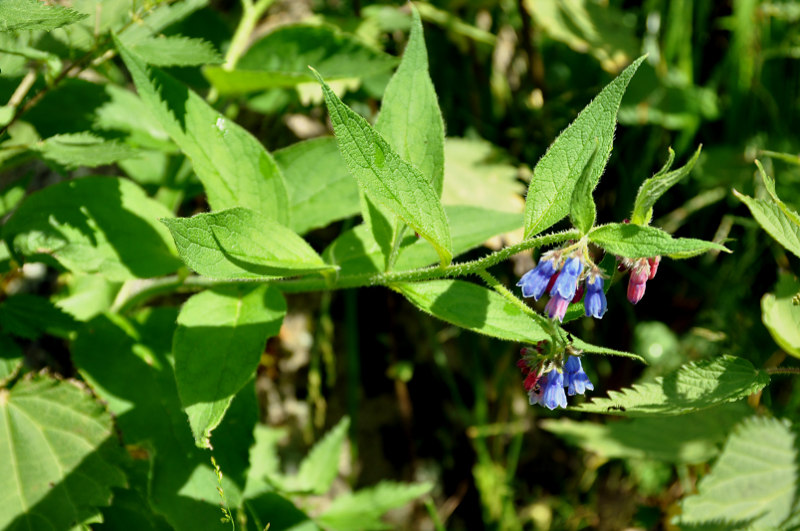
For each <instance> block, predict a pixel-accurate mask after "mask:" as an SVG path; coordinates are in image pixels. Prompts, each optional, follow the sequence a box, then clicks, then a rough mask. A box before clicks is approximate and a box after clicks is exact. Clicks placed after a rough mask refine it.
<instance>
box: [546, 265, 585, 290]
mask: <svg viewBox="0 0 800 531" xmlns="http://www.w3.org/2000/svg"><path fill="white" fill-rule="evenodd" d="M581 272H583V262H581V259H580V258H578V257H577V256H573V257H571V258H568V259H567V262H566V263H565V264H564V267H562V268H561V271H560V273H559V275H558V279H556V282H555V284H553V289H551V290H550V295H551V296H555V295H560V296H561V298H562V299H567V300H568V301H571V300H572V298H573V297H574V296H575V290H576V289H577V288H578V277H579V276H580V274H581Z"/></svg>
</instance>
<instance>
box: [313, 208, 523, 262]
mask: <svg viewBox="0 0 800 531" xmlns="http://www.w3.org/2000/svg"><path fill="white" fill-rule="evenodd" d="M445 212H446V213H447V218H448V219H449V220H450V222H451V224H452V227H453V233H452V238H453V255H454V256H458V255H460V254H462V253H465V252H467V251H469V250H471V249H474V248H475V247H478V246H479V245H481V244H483V243H484V242H486V240H488V239H489V238H491V237H493V236H496V235H498V234H503V233H506V232H510V231H512V230H516V229H518V228H519V227H520V226H521V225H522V215H521V214H511V213H508V212H497V211H494V210H487V209H485V208H478V207H472V206H448V207H445ZM403 244H404V246H403V247H402V254H400V257H399V258H398V260H397V262H396V263H395V270H397V271H404V270H409V269H416V268H418V267H424V266H427V265H431V264H435V263H436V262H437V260H438V257H437V255H436V251H435V250H434V249H433V248H432V247H431V246H430V245H428V244H427V242H425V241H423V240H420V239H418V238H416V237H415V236H414V235H413V234H410V235H407V236H406V238H405V239H404V242H403ZM323 257H324V258H325V260H326V261H327V262H329V263H331V264H334V265H336V266H338V267H339V268H340V270H339V274H340V275H357V274H363V273H378V272H380V271H382V270H383V265H384V262H383V260H384V255H383V252H382V251H381V249H380V247H379V245H378V244H377V243H376V242H375V239H374V238H373V237H372V234H371V233H370V231H369V228H368V227H367V226H366V225H358V226H356V227H353V228H352V229H350V230H348V231H346V232H344V233H342V234H341V235H340V236H339V237H338V238H336V239H335V240H334V241H333V243H331V245H330V246H328V248H327V249H325V252H324V253H323Z"/></svg>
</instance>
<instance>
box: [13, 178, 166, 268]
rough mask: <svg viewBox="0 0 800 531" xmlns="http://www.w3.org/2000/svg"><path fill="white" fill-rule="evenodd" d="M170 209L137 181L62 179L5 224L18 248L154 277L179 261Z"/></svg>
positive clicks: (34, 255)
mask: <svg viewBox="0 0 800 531" xmlns="http://www.w3.org/2000/svg"><path fill="white" fill-rule="evenodd" d="M171 215H172V214H171V213H170V212H169V211H168V210H167V209H166V208H164V207H163V206H162V205H161V204H159V203H157V202H156V201H154V200H152V199H150V198H149V197H147V196H146V195H145V193H144V191H142V189H141V188H139V187H138V186H137V185H136V184H134V183H133V182H131V181H128V180H124V179H116V178H111V177H85V178H83V179H75V180H71V181H64V182H61V183H58V184H56V185H53V186H49V187H47V188H45V189H43V190H40V191H38V192H35V193H33V194H31V195H30V196H28V197H27V198H26V199H25V200H24V201H23V202H22V204H21V205H20V206H19V208H18V209H17V211H16V212H14V214H13V215H12V216H11V218H9V219H8V221H7V222H6V224H5V227H4V228H3V238H4V239H5V240H6V241H7V242H8V243H9V246H10V247H11V248H12V249H13V250H14V252H15V253H17V254H19V255H22V256H25V257H27V258H28V259H29V260H36V259H50V258H52V259H55V260H56V261H58V262H59V263H60V264H61V265H62V266H64V267H65V268H67V269H69V270H71V271H75V272H82V273H101V274H103V275H104V276H106V277H108V278H110V279H112V280H127V279H129V278H134V277H141V278H146V277H154V276H159V275H163V274H166V273H171V272H172V271H175V269H177V268H178V267H179V266H180V261H179V260H178V259H177V256H176V253H175V246H174V245H173V243H172V239H171V238H170V236H169V231H168V230H166V228H165V227H164V226H163V225H161V224H160V223H159V222H158V218H164V217H169V216H171Z"/></svg>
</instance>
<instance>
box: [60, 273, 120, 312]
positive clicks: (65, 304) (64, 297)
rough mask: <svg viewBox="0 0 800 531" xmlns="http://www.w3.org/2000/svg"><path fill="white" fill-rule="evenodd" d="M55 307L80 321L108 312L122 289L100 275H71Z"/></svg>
mask: <svg viewBox="0 0 800 531" xmlns="http://www.w3.org/2000/svg"><path fill="white" fill-rule="evenodd" d="M65 277H66V278H64V277H62V278H63V282H64V291H63V292H62V293H59V298H58V299H57V300H54V302H55V305H56V306H57V307H58V308H60V309H62V310H64V311H65V312H66V313H68V314H69V315H71V316H73V317H74V318H75V319H77V320H79V321H88V320H89V319H91V318H92V317H94V316H96V315H97V314H100V313H103V312H105V311H108V310H109V309H110V308H111V305H112V304H113V303H114V299H115V298H116V296H117V294H118V293H119V290H120V288H121V287H122V286H121V285H120V284H119V283H116V282H110V281H109V280H108V279H107V278H105V277H103V276H100V275H69V276H65Z"/></svg>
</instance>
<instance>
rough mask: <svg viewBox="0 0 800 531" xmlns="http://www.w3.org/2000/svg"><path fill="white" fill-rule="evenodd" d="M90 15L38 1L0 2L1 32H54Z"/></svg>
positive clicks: (10, 0)
mask: <svg viewBox="0 0 800 531" xmlns="http://www.w3.org/2000/svg"><path fill="white" fill-rule="evenodd" d="M88 16H89V15H87V14H85V13H80V12H78V11H75V10H73V9H68V8H66V7H61V6H53V5H47V4H43V3H42V2H38V1H37V0H3V1H2V2H0V31H21V30H46V31H49V30H52V29H56V28H60V27H61V26H65V25H67V24H72V23H73V22H78V21H79V20H82V19H84V18H86V17H88Z"/></svg>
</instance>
